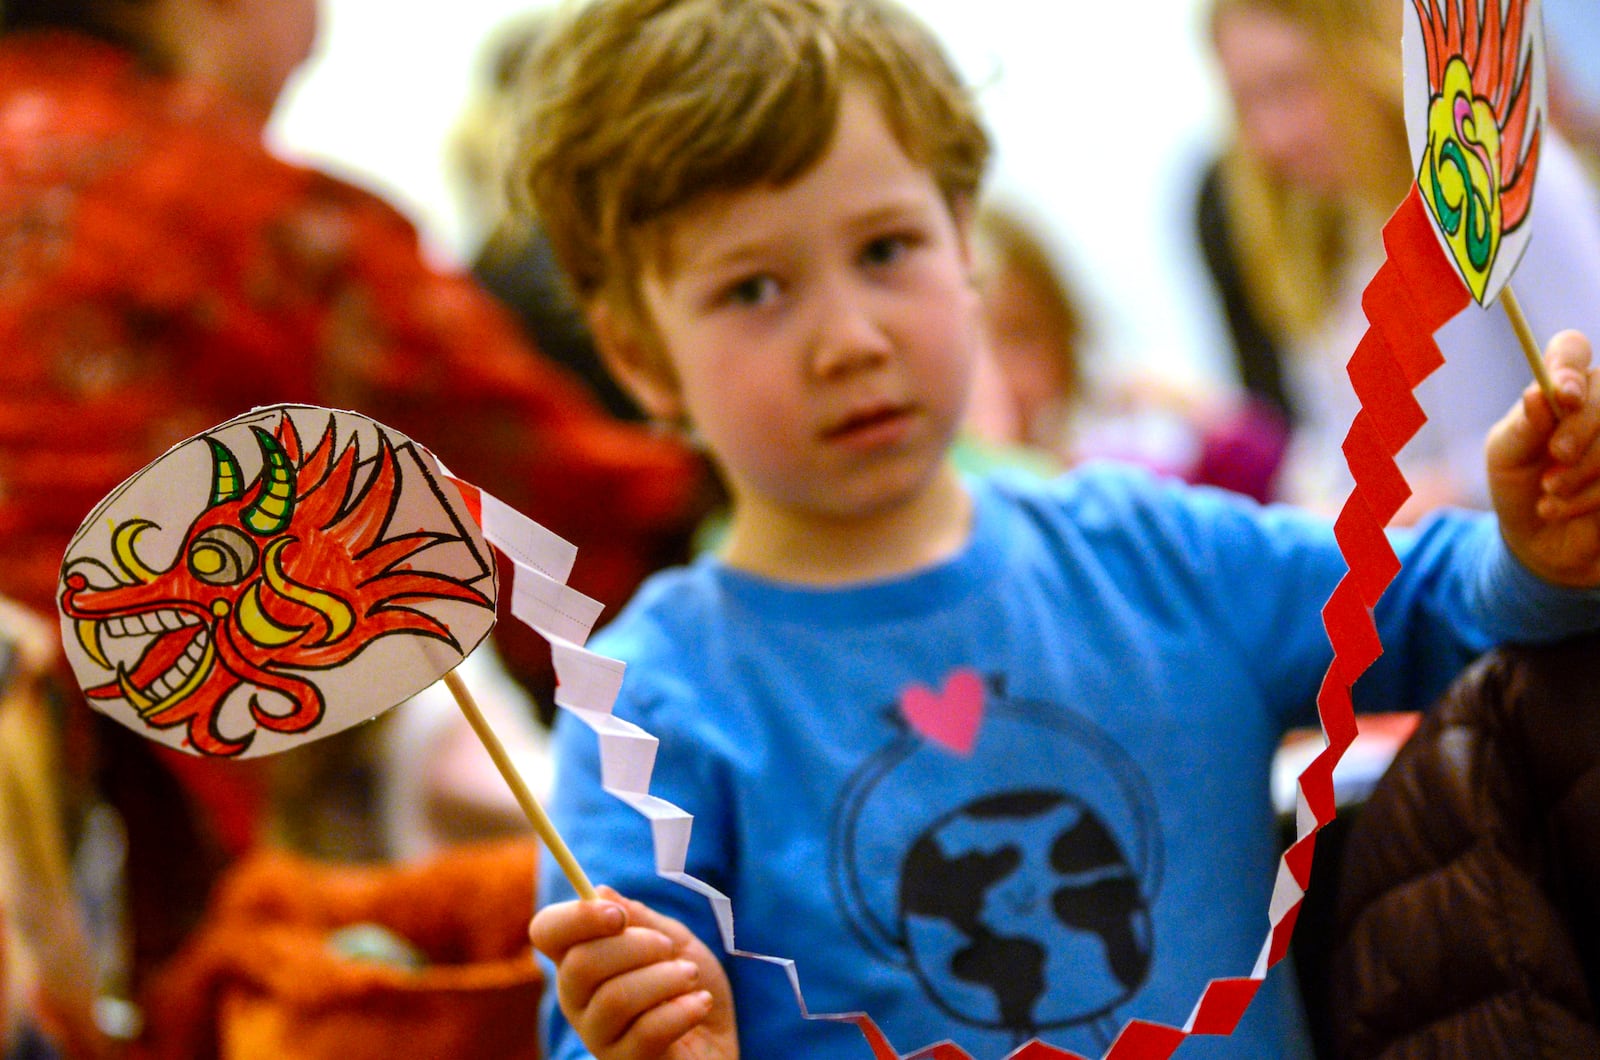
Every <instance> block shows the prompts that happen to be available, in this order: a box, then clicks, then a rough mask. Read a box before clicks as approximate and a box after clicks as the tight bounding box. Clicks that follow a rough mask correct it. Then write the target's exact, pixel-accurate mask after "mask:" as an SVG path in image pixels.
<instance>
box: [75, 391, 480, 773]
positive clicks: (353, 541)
mask: <svg viewBox="0 0 1600 1060" xmlns="http://www.w3.org/2000/svg"><path fill="white" fill-rule="evenodd" d="M269 422H270V421H269ZM248 430H249V433H250V436H253V439H254V443H255V447H256V448H257V449H258V450H259V455H260V469H259V472H258V473H257V474H256V475H255V477H254V478H253V479H251V480H249V481H247V480H246V476H245V474H244V472H243V471H242V469H241V464H240V460H239V457H238V456H237V455H236V453H235V451H234V450H233V449H231V448H230V447H229V445H228V444H226V443H225V442H224V441H223V440H221V439H220V438H219V437H218V436H217V435H216V434H206V435H202V436H200V437H201V438H202V439H203V441H204V443H205V446H206V448H207V449H208V450H209V456H210V460H209V464H210V469H209V489H208V490H207V493H208V499H207V501H206V503H205V505H204V508H203V510H202V511H201V512H200V513H199V514H198V515H197V516H195V517H194V518H193V519H192V521H191V522H189V524H188V526H187V528H186V529H184V530H183V532H182V537H181V541H180V542H179V543H178V544H177V547H176V550H175V552H174V553H173V554H172V555H171V558H170V560H169V561H167V562H166V563H164V564H161V563H159V562H158V561H157V560H155V559H153V558H152V553H153V552H154V551H155V550H154V549H147V548H146V547H145V544H144V540H145V535H147V533H149V532H150V531H152V530H157V529H159V524H158V522H157V520H155V519H152V518H150V517H149V514H150V513H148V512H139V511H135V512H132V513H118V512H116V511H114V510H107V511H104V512H100V513H97V515H98V516H99V517H100V519H104V520H105V522H104V524H103V525H104V526H106V527H108V528H109V539H108V541H107V542H106V543H104V544H102V545H101V546H100V547H99V548H89V549H85V550H81V551H80V550H73V551H72V552H69V555H68V562H67V563H66V564H65V565H64V566H63V571H62V578H61V591H60V598H59V604H60V610H61V613H62V616H63V623H64V624H67V623H70V625H71V632H72V634H73V639H74V640H75V642H76V645H77V647H78V648H80V649H81V657H80V658H79V659H78V660H77V662H78V664H79V665H80V678H82V677H83V672H82V668H89V669H98V671H99V672H100V673H102V674H104V675H107V676H106V678H105V679H102V680H100V681H98V682H95V681H92V680H85V681H84V682H83V683H84V689H85V692H86V693H87V695H88V696H89V697H90V699H91V701H92V702H95V703H96V705H97V706H100V707H101V709H106V708H107V707H113V706H116V707H122V706H124V705H125V707H126V708H131V711H132V717H127V716H124V715H126V714H127V713H128V712H127V711H126V710H125V709H124V710H120V711H119V712H118V714H119V716H123V720H125V721H129V722H130V723H131V724H135V727H139V724H142V725H143V726H146V727H148V729H150V730H172V729H177V728H178V727H180V726H181V727H184V728H183V734H184V745H185V749H186V750H192V751H195V752H198V753H201V754H205V755H219V756H236V755H240V754H242V753H243V752H245V751H246V750H247V749H248V748H249V747H250V745H251V743H252V741H253V740H254V739H255V736H256V733H257V731H258V730H263V729H264V730H268V731H271V732H274V733H282V734H305V733H308V732H309V731H310V730H312V729H313V728H316V727H318V726H319V723H322V722H323V720H324V713H325V705H326V697H325V691H324V688H323V687H322V683H323V677H324V675H326V674H329V673H330V672H332V671H334V670H336V669H337V668H340V667H343V666H344V665H346V664H347V663H349V662H351V661H352V660H353V659H355V658H356V657H357V656H358V655H360V654H361V653H362V652H364V651H365V650H366V649H368V648H369V647H370V646H372V645H373V644H374V642H375V641H377V640H378V639H379V638H383V637H387V636H389V635H391V634H400V633H407V634H414V635H417V636H420V637H424V638H432V639H434V640H436V641H439V642H443V643H444V644H445V645H447V646H448V647H449V648H450V649H451V651H452V652H453V653H455V654H457V655H459V654H460V653H462V651H463V646H462V645H461V643H460V642H459V639H458V637H457V634H456V632H455V631H454V630H453V629H452V626H451V625H450V624H447V622H446V621H444V620H443V619H442V618H441V617H439V616H438V615H436V614H431V613H429V611H428V610H424V609H423V605H425V604H428V603H430V602H438V601H457V602H460V603H463V604H466V605H469V607H471V608H474V609H483V613H484V616H485V618H484V623H485V628H486V623H487V622H488V621H489V620H492V611H493V598H492V596H491V595H489V594H488V593H486V592H485V591H484V590H482V589H480V588H478V587H477V586H476V585H474V584H471V583H470V581H468V580H463V579H462V578H461V577H460V576H459V575H458V574H456V573H447V572H445V571H442V570H429V569H427V564H426V562H425V561H423V562H418V560H419V557H420V556H421V554H423V553H424V552H426V551H428V550H430V549H433V548H434V547H435V546H438V545H440V544H441V542H442V541H444V540H447V539H450V538H452V537H454V538H455V539H456V540H457V541H458V542H464V541H465V539H464V537H463V536H462V534H460V533H458V532H457V530H456V528H454V527H452V528H451V529H450V530H449V531H448V532H446V533H441V532H439V531H438V530H437V529H427V530H424V529H421V528H420V526H419V525H418V523H417V521H416V520H413V522H412V524H411V525H410V526H397V525H395V521H396V520H395V516H396V512H397V509H398V508H399V499H400V496H401V492H402V487H403V486H405V485H406V482H405V481H404V480H405V477H406V476H408V475H411V476H414V475H415V474H416V469H415V468H408V467H407V465H405V464H403V463H402V461H401V459H400V458H399V457H398V456H397V453H396V450H395V446H394V444H393V442H392V441H391V440H390V438H389V437H388V436H387V435H386V434H385V433H384V432H383V431H381V430H380V431H377V432H376V439H377V453H376V456H375V457H374V458H373V459H372V460H370V461H365V462H364V461H362V460H361V459H360V458H359V456H358V452H357V449H358V446H357V442H356V438H355V436H354V435H353V434H352V435H351V436H350V437H349V438H347V439H346V440H345V441H344V442H343V444H342V447H341V445H340V444H338V443H336V441H335V421H334V419H333V418H332V416H330V417H329V419H328V421H327V428H326V430H325V432H324V433H323V435H322V439H321V441H320V442H319V443H318V445H317V447H316V448H315V449H314V450H313V451H312V452H310V453H309V454H303V453H302V451H301V446H300V440H299V435H298V432H297V430H296V428H295V425H294V421H293V420H292V419H291V418H290V416H289V415H288V414H287V413H280V414H279V416H278V420H277V425H276V428H275V430H273V431H268V430H266V429H264V428H263V427H262V426H260V425H258V424H250V425H248ZM180 449H181V447H180ZM177 452H178V450H174V453H177ZM170 455H173V454H169V456H170ZM160 464H161V462H160V461H158V462H157V464H155V465H152V468H157V467H159V465H160ZM147 470H148V469H147ZM92 518H93V517H92ZM169 522H170V520H169ZM86 525H87V524H86ZM107 546H108V547H107ZM169 547H170V546H169ZM161 551H163V552H164V551H165V549H162V550H161ZM474 573H476V574H478V575H480V576H481V575H482V574H483V573H484V570H483V568H482V567H481V565H480V567H479V569H478V570H476V571H475V572H474ZM488 592H489V593H492V592H493V589H492V585H491V587H490V588H489V590H488ZM466 647H467V648H468V649H470V647H471V644H468V645H467V646H466ZM241 688H248V693H247V694H246V695H245V703H244V705H245V707H246V711H244V712H241V713H247V715H248V722H247V723H246V724H245V725H243V726H240V725H239V724H238V723H237V722H234V723H232V724H231V725H230V726H226V727H225V726H224V725H222V724H221V717H222V711H223V707H224V705H225V704H226V703H228V702H229V700H230V697H232V696H233V693H234V692H235V691H236V690H239V689H241ZM408 691H409V690H408ZM398 698H403V694H402V695H399V696H397V697H396V699H398ZM392 705H393V703H392V702H383V703H381V704H375V705H373V706H371V707H370V708H369V709H367V710H366V711H365V713H364V714H363V715H362V716H361V717H363V718H364V717H368V716H371V715H372V714H376V713H378V712H379V711H380V710H381V709H385V708H387V707H388V706H392ZM134 719H137V721H136V722H135V720H134ZM356 720H361V718H357V719H356ZM350 723H351V722H344V723H342V724H334V725H331V726H328V727H327V729H326V732H331V731H335V730H336V729H338V728H343V727H345V725H347V724H350ZM230 727H231V728H233V729H235V730H238V729H240V728H242V729H243V731H238V732H236V734H235V735H232V736H230V735H227V734H226V732H225V729H226V728H230ZM326 732H319V733H317V735H325V734H326ZM147 734H151V733H149V732H148V730H147Z"/></svg>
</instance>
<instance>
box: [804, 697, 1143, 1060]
mask: <svg viewBox="0 0 1600 1060" xmlns="http://www.w3.org/2000/svg"><path fill="white" fill-rule="evenodd" d="M983 688H984V693H985V694H984V697H983V700H984V703H983V712H982V720H981V728H980V730H979V732H978V735H977V738H976V740H975V741H974V742H973V743H972V744H971V745H970V746H969V748H967V749H969V750H970V752H971V758H970V760H969V761H964V762H960V765H959V767H958V768H952V748H951V747H950V746H941V745H940V740H939V738H938V736H937V734H935V735H934V736H933V738H932V739H929V738H927V735H928V733H927V732H925V731H918V729H919V728H922V726H921V725H920V723H919V722H918V720H917V719H916V718H915V717H914V716H911V715H908V714H906V713H904V712H903V711H902V709H901V705H900V704H897V705H895V706H893V707H890V708H887V711H886V713H888V714H889V715H891V716H892V717H893V719H894V721H895V723H896V728H897V730H898V735H897V736H895V737H894V738H893V739H892V740H891V741H890V742H889V743H888V744H887V745H885V746H884V747H882V748H881V749H879V750H878V751H877V752H876V753H875V754H873V755H872V756H871V757H869V758H868V759H867V760H866V761H865V762H864V763H863V764H862V765H861V766H860V767H859V768H858V769H857V770H856V771H855V773H854V774H853V775H852V777H851V778H850V781H849V783H848V784H847V785H846V786H845V788H844V791H843V793H842V795H841V797H840V799H839V802H838V804H837V806H836V807H835V810H834V816H833V826H832V834H831V838H830V848H829V859H830V880H831V884H832V887H833V894H834V900H835V901H836V902H837V903H839V906H840V909H841V912H842V913H843V915H844V919H845V921H846V923H848V924H849V925H850V927H851V929H852V931H853V932H855V934H856V935H857V937H858V938H859V940H860V941H861V942H862V943H863V944H864V945H865V946H866V947H867V948H868V949H869V950H871V951H872V952H873V953H875V954H876V955H878V956H879V957H880V958H881V959H883V960H886V961H889V962H891V963H893V964H895V965H897V966H899V967H902V968H905V969H907V970H908V971H910V972H911V974H912V975H913V976H914V977H915V978H916V980H917V982H918V983H919V984H920V985H921V987H922V989H923V991H924V992H925V993H926V995H927V998H928V1001H929V1003H930V1004H932V1005H935V1006H937V1008H938V1009H939V1010H940V1011H942V1012H943V1013H944V1014H945V1015H946V1016H948V1017H949V1018H950V1019H951V1020H953V1021H955V1022H957V1023H959V1024H963V1025H967V1026H970V1027H974V1028H982V1029H985V1030H988V1031H991V1032H998V1033H1002V1034H1007V1035H1009V1036H1010V1037H1012V1038H1013V1039H1014V1041H1015V1042H1016V1043H1017V1044H1021V1043H1023V1042H1025V1041H1027V1040H1028V1039H1030V1038H1033V1037H1035V1036H1039V1037H1045V1038H1047V1039H1048V1040H1050V1041H1052V1042H1054V1041H1060V1040H1062V1039H1063V1036H1070V1037H1072V1038H1074V1039H1078V1040H1080V1041H1081V1042H1082V1043H1083V1044H1084V1045H1086V1046H1089V1047H1091V1048H1094V1049H1104V1048H1105V1047H1107V1046H1109V1044H1110V1042H1111V1040H1112V1038H1113V1037H1114V1036H1115V1034H1116V1031H1117V1029H1118V1028H1119V1027H1120V1025H1121V1020H1120V1019H1119V1017H1118V1009H1119V1006H1122V1005H1124V1004H1125V1003H1126V1002H1128V1001H1129V1000H1130V999H1132V998H1133V997H1134V996H1135V995H1136V994H1137V993H1138V992H1139V990H1140V989H1141V988H1142V987H1143V986H1144V985H1145V983H1146V982H1147V980H1148V978H1149V973H1150V968H1151V963H1152V960H1153V958H1154V953H1153V940H1152V931H1151V923H1150V906H1151V903H1152V902H1153V901H1154V899H1155V897H1156V893H1157V891H1158V890H1159V888H1160V884H1161V871H1162V847H1161V839H1160V828H1159V825H1158V821H1157V815H1156V811H1155V802H1154V799H1153V797H1152V795H1151V793H1150V790H1149V785H1148V783H1147V782H1146V780H1145V778H1144V775H1143V774H1142V773H1141V772H1140V771H1139V769H1138V768H1137V766H1135V764H1134V763H1133V762H1132V761H1131V760H1130V759H1129V757H1128V756H1127V755H1126V754H1125V753H1124V752H1123V751H1122V750H1121V748H1119V747H1118V746H1117V745H1116V744H1115V743H1113V742H1112V741H1111V740H1110V739H1109V738H1108V737H1107V736H1106V735H1105V734H1104V733H1103V732H1102V731H1100V730H1099V729H1098V728H1097V727H1096V726H1095V725H1094V724H1093V723H1091V722H1090V721H1088V720H1087V719H1085V718H1083V717H1081V716H1079V715H1076V714H1074V713H1073V712H1071V711H1069V710H1066V709H1063V708H1062V707H1061V706H1059V705H1057V704H1048V703H1041V702H1035V701H1030V700H1023V699H1012V698H1010V697H1009V696H1008V695H1007V693H1006V690H1005V682H1004V680H1003V679H1002V678H1000V677H996V676H992V675H991V676H988V677H986V678H985V679H983ZM903 701H904V700H903ZM1041 746H1048V747H1050V748H1051V751H1050V753H1049V754H1048V755H1040V754H1039V748H1040V747H1041ZM958 753H959V749H958ZM958 761H959V759H958ZM1052 1032H1053V1033H1052Z"/></svg>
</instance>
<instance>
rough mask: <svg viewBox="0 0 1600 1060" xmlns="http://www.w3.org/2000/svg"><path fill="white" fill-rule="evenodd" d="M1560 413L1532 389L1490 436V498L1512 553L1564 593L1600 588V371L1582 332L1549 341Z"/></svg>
mask: <svg viewBox="0 0 1600 1060" xmlns="http://www.w3.org/2000/svg"><path fill="white" fill-rule="evenodd" d="M1544 360H1545V365H1546V366H1547V367H1548V369H1549V372H1550V379H1551V382H1552V383H1553V384H1554V390H1555V394H1556V402H1557V404H1558V405H1559V406H1560V408H1559V410H1553V409H1551V407H1550V403H1549V402H1548V401H1547V400H1546V399H1545V396H1544V394H1543V393H1542V392H1541V391H1540V389H1539V388H1538V387H1537V386H1532V385H1530V386H1529V387H1528V389H1527V390H1525V391H1524V392H1523V395H1522V400H1521V401H1519V402H1518V403H1517V404H1516V405H1515V406H1514V407H1513V408H1512V409H1511V411H1510V412H1508V413H1506V415H1505V416H1504V418H1502V419H1501V420H1500V422H1499V423H1497V424H1495V425H1494V427H1493V428H1492V429H1491V430H1490V431H1489V441H1488V449H1487V453H1488V462H1489V492H1490V494H1491V495H1492V496H1493V498H1494V507H1495V511H1496V513H1497V514H1498V515H1499V516H1500V530H1501V533H1502V534H1503V535H1504V536H1505V540H1506V545H1507V547H1508V548H1510V550H1511V553H1512V555H1514V556H1516V557H1517V558H1518V559H1519V560H1521V561H1522V562H1523V564H1525V565H1526V566H1527V567H1528V568H1529V569H1530V570H1532V571H1533V572H1534V573H1535V574H1537V575H1539V576H1540V577H1542V578H1544V579H1545V580H1546V581H1550V582H1554V583H1556V584H1558V585H1569V586H1579V587H1587V586H1594V585H1600V369H1596V368H1594V367H1592V366H1591V349H1590V346H1589V341H1588V340H1587V339H1585V338H1584V337H1583V336H1582V335H1580V334H1579V333H1577V332H1576V331H1563V332H1561V333H1560V334H1559V335H1557V336H1556V337H1555V338H1553V339H1551V340H1550V345H1549V346H1548V348H1547V349H1546V350H1545V357H1544Z"/></svg>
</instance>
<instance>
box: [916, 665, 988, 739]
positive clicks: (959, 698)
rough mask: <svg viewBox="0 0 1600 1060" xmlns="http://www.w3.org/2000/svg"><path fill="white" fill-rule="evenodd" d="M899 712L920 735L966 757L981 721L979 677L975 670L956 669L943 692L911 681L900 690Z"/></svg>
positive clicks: (981, 689) (948, 678) (981, 706)
mask: <svg viewBox="0 0 1600 1060" xmlns="http://www.w3.org/2000/svg"><path fill="white" fill-rule="evenodd" d="M900 713H902V714H904V715H905V718H906V721H908V722H910V723H911V727H912V728H913V729H915V730H917V732H919V733H921V734H922V735H923V736H924V737H926V738H927V739H929V740H932V741H933V742H934V743H936V744H940V745H941V746H943V747H947V748H949V749H950V750H952V751H954V752H955V753H956V754H958V755H961V756H963V757H966V756H968V755H970V754H972V747H973V745H974V744H976V743H977V742H978V727H979V726H980V725H982V724H983V678H982V677H979V676H978V673H977V671H976V670H956V671H954V672H952V673H951V674H950V676H949V677H947V678H945V682H944V691H943V692H934V691H932V690H930V689H928V688H925V687H923V686H922V685H912V686H911V687H909V688H907V689H906V690H905V691H904V692H901V693H900Z"/></svg>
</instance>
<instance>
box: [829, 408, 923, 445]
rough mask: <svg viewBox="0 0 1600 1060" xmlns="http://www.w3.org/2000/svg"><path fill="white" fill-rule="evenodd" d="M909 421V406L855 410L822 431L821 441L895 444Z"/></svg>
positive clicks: (846, 443)
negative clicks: (893, 442)
mask: <svg viewBox="0 0 1600 1060" xmlns="http://www.w3.org/2000/svg"><path fill="white" fill-rule="evenodd" d="M910 421H911V407H910V406H908V405H891V404H887V403H885V404H879V405H872V406H870V407H866V408H862V409H858V410H857V411H855V412H852V413H850V414H849V415H847V416H845V417H844V418H843V419H841V420H839V421H837V422H835V423H834V424H832V425H831V426H829V427H827V428H825V429H824V430H823V432H822V437H823V440H824V441H827V442H833V443H839V444H845V445H850V446H863V447H870V446H874V445H880V444H886V443H889V442H892V441H896V440H898V439H899V437H900V436H901V435H902V434H903V433H904V432H905V430H906V429H907V427H908V425H909V424H910Z"/></svg>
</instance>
